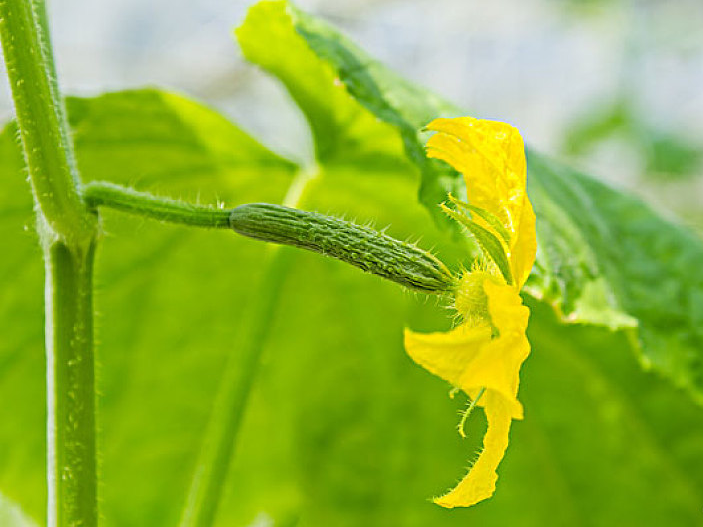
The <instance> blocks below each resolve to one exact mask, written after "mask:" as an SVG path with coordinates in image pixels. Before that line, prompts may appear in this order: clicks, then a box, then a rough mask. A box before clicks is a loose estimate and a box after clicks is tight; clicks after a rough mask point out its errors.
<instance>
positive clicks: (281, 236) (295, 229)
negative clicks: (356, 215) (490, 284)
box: [230, 203, 456, 293]
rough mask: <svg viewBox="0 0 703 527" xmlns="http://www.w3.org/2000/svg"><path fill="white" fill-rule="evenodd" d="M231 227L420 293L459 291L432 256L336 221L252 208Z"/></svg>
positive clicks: (243, 209)
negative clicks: (321, 256) (346, 264)
mask: <svg viewBox="0 0 703 527" xmlns="http://www.w3.org/2000/svg"><path fill="white" fill-rule="evenodd" d="M230 227H231V228H232V229H233V230H234V231H235V232H237V233H239V234H242V235H244V236H248V237H250V238H255V239H257V240H263V241H267V242H272V243H278V244H283V245H291V246H294V247H300V248H303V249H307V250H310V251H315V252H317V253H320V254H323V255H325V256H330V257H332V258H336V259H338V260H341V261H343V262H346V263H349V264H351V265H353V266H355V267H358V268H359V269H361V270H363V271H366V272H368V273H372V274H375V275H378V276H381V277H383V278H386V279H387V280H391V281H393V282H396V283H398V284H401V285H403V286H405V287H408V288H410V289H414V290H416V291H422V292H424V293H443V292H446V291H452V290H453V289H454V288H455V287H456V279H455V278H454V277H453V276H452V274H451V273H450V272H449V270H448V269H447V268H446V267H445V266H444V264H443V263H442V262H441V261H439V260H438V259H437V258H436V257H435V256H434V255H432V254H430V253H428V252H425V251H423V250H422V249H419V248H418V247H415V246H414V245H411V244H408V243H405V242H401V241H399V240H396V239H395V238H391V237H390V236H388V235H386V234H383V233H381V232H378V231H375V230H373V229H371V228H369V227H362V226H360V225H356V224H354V223H351V222H348V221H344V220H340V219H338V218H334V217H332V216H325V215H323V214H318V213H315V212H306V211H302V210H298V209H291V208H289V207H284V206H282V205H273V204H268V203H250V204H247V205H241V206H239V207H236V208H235V209H233V210H232V212H231V213H230Z"/></svg>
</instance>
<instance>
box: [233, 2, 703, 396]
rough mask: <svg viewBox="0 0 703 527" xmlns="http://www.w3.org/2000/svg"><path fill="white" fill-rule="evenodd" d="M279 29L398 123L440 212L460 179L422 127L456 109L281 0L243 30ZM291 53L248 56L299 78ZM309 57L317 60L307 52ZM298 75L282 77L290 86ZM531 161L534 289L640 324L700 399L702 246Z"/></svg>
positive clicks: (648, 345) (623, 323)
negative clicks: (444, 166) (431, 153)
mask: <svg viewBox="0 0 703 527" xmlns="http://www.w3.org/2000/svg"><path fill="white" fill-rule="evenodd" d="M271 13H275V16H273V17H272V18H271V22H270V24H269V25H266V24H263V23H262V20H264V19H263V18H262V17H263V16H264V14H271ZM267 20H268V19H267ZM293 29H294V30H295V32H296V33H297V35H298V38H297V40H295V39H294V38H293ZM261 33H263V34H264V35H266V36H260V34H261ZM279 34H280V35H285V36H284V37H283V38H281V41H282V42H285V43H286V44H289V45H290V46H292V45H293V44H292V42H295V45H296V46H298V47H300V41H301V40H302V41H304V42H305V43H306V44H307V45H308V48H309V50H311V51H312V52H313V53H314V54H315V56H316V57H317V59H318V61H319V62H320V63H322V64H324V65H326V67H328V68H332V70H333V71H334V72H336V74H337V76H338V78H339V81H340V82H341V83H343V84H344V86H345V87H346V89H347V92H348V93H349V94H350V95H351V96H352V97H354V98H355V99H356V100H357V101H359V103H360V104H362V105H363V106H364V107H365V108H367V109H368V110H369V111H370V112H372V113H373V114H374V115H375V116H376V117H378V118H379V119H381V120H383V121H385V122H388V123H390V124H392V125H393V126H395V127H396V128H397V130H398V133H399V134H400V136H401V137H402V138H403V140H404V143H405V146H406V152H407V154H408V158H409V159H411V160H412V161H414V162H415V163H416V164H417V166H418V168H419V169H420V172H421V174H422V177H423V179H422V186H421V188H420V197H421V201H422V202H423V203H425V204H426V205H427V206H428V207H429V208H430V210H431V211H434V210H436V205H437V203H438V202H441V201H443V200H444V199H445V198H446V191H447V190H448V189H449V188H450V187H451V186H452V185H453V184H456V181H455V180H454V179H451V178H452V174H451V173H446V172H445V173H443V172H441V171H437V170H434V169H429V168H428V167H429V165H428V164H427V163H428V161H427V159H426V157H425V156H424V154H423V152H422V134H421V129H422V127H423V126H424V125H425V124H427V123H428V122H429V121H430V120H431V119H433V118H435V117H438V116H440V115H446V114H456V113H457V110H456V109H453V108H452V107H451V106H449V105H447V104H446V103H443V102H442V101H440V100H439V98H438V97H436V96H434V95H432V94H429V93H428V92H426V91H424V90H422V89H419V88H416V87H414V86H411V85H410V84H409V83H408V82H406V81H404V80H403V79H400V78H399V77H398V76H397V75H395V74H394V73H393V72H391V71H390V70H389V69H388V68H386V67H385V66H384V65H382V64H380V63H379V62H378V61H375V60H373V59H370V58H369V57H368V56H367V55H366V54H365V53H364V52H363V51H361V50H360V49H359V48H358V47H356V46H355V45H354V44H353V43H351V42H349V40H348V39H347V38H346V37H344V36H343V35H341V34H340V33H339V32H337V31H336V30H335V29H334V28H332V27H331V26H329V25H328V24H326V23H324V22H322V21H320V20H317V19H315V18H313V17H311V16H310V15H307V14H305V13H303V12H301V11H300V10H299V9H297V8H295V7H294V6H292V5H290V4H289V3H287V2H285V1H276V2H261V3H260V4H258V5H257V6H255V7H254V8H252V9H251V11H250V15H249V17H248V19H247V21H246V22H245V24H244V29H243V30H240V32H239V35H240V43H241V44H242V46H243V47H244V48H245V49H247V47H249V46H255V45H256V43H257V42H260V43H263V42H266V41H267V40H266V39H267V38H272V36H273V35H279ZM259 39H261V40H259ZM305 53H306V54H309V51H307V50H306V51H305ZM286 57H287V58H286V59H284V58H283V55H281V54H280V53H278V52H276V51H272V52H271V55H270V56H264V57H262V55H261V54H258V55H250V58H251V59H252V60H255V61H258V62H262V63H264V64H266V63H267V61H274V62H276V63H278V62H284V60H285V62H286V64H287V69H288V71H289V72H296V71H298V70H297V69H296V67H295V65H296V64H298V62H297V61H296V60H295V59H294V58H292V57H291V56H286ZM303 60H304V62H305V63H306V64H307V63H308V62H309V61H310V59H309V57H308V56H307V55H305V57H304V58H303V57H301V62H302V61H303ZM318 67H319V68H323V66H322V65H320V66H318ZM271 71H272V72H273V73H274V74H277V73H278V72H277V71H276V70H275V69H272V70H271ZM300 76H302V73H301V74H300V75H299V76H295V75H293V78H292V79H291V75H287V76H280V79H281V80H282V81H283V82H284V83H285V84H286V86H288V87H289V89H290V90H291V91H294V90H295V86H296V85H297V83H299V82H300V79H299V77H300ZM317 81H318V82H319V83H320V84H324V83H325V82H326V80H325V79H323V78H318V79H317ZM327 84H329V81H328V80H327ZM527 133H528V139H529V131H527ZM528 166H529V175H528V178H529V192H530V197H531V200H532V202H533V205H534V208H535V211H536V213H537V218H538V223H537V235H538V247H539V250H538V255H537V264H536V268H535V274H534V275H533V277H532V280H531V281H530V283H529V288H528V290H529V291H530V292H531V293H532V294H533V295H534V296H536V297H538V298H545V299H548V300H549V302H550V303H551V304H552V305H553V306H554V307H555V308H556V309H557V310H558V312H560V313H561V314H562V315H563V318H564V319H565V320H567V321H570V322H586V323H595V324H602V325H605V326H608V327H611V328H633V333H632V334H633V339H632V342H633V343H634V344H635V350H636V352H637V354H638V356H639V357H640V359H641V362H642V364H643V365H644V366H645V367H647V368H649V367H651V368H654V369H655V370H657V371H659V372H660V373H662V374H664V375H665V376H667V377H669V378H670V379H671V380H672V381H673V382H674V383H675V384H676V385H678V386H682V387H684V388H685V389H687V390H688V391H689V392H690V393H691V395H692V396H693V397H694V399H695V400H696V401H698V402H699V403H701V404H703V329H701V328H702V327H703V326H702V325H701V321H703V276H701V274H700V273H699V272H698V271H697V270H698V268H699V267H700V262H703V243H702V242H701V240H700V239H698V238H697V237H695V236H693V235H692V234H691V233H689V232H687V231H685V229H682V228H680V227H678V226H677V225H675V224H672V223H669V222H667V221H665V220H663V219H661V218H660V217H659V216H657V215H656V214H655V213H654V212H652V211H651V210H650V209H649V208H648V207H646V206H645V205H643V204H642V203H640V202H638V201H637V200H635V199H633V198H631V197H629V196H627V195H625V194H622V193H620V192H616V191H613V190H610V189H608V188H606V187H604V186H603V185H601V184H599V183H597V182H596V181H595V180H593V179H591V178H589V177H587V176H584V175H579V174H576V173H575V172H573V171H571V170H568V169H564V168H563V167H561V166H559V165H558V164H555V163H554V162H552V161H549V160H548V159H546V158H544V157H541V156H537V155H536V154H534V153H530V155H529V163H528ZM447 178H449V179H447ZM459 195H461V194H459Z"/></svg>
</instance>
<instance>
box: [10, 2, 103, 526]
mask: <svg viewBox="0 0 703 527" xmlns="http://www.w3.org/2000/svg"><path fill="white" fill-rule="evenodd" d="M47 26H48V25H47V23H46V10H45V6H44V2H43V0H0V39H1V40H2V47H3V53H4V57H5V64H6V67H7V72H8V77H9V80H10V86H11V89H12V97H13V99H14V103H15V109H16V114H17V123H18V125H19V130H20V137H21V140H22V147H23V150H24V155H25V161H26V163H27V166H28V168H29V179H30V182H31V186H32V191H33V194H34V201H35V208H36V212H37V231H38V233H39V237H40V241H41V244H42V249H43V252H44V259H45V265H46V288H45V310H46V311H45V316H46V357H47V415H48V422H47V481H48V491H49V502H48V513H47V515H48V525H49V527H64V526H77V525H80V526H82V527H92V526H95V525H97V491H96V489H97V476H96V461H95V458H96V455H95V382H94V359H93V304H92V267H93V256H94V252H95V243H96V238H97V218H96V216H95V214H93V213H91V212H89V211H88V209H87V208H86V206H85V204H84V202H83V199H82V197H81V193H80V180H79V177H78V172H77V169H76V164H75V161H74V155H73V149H72V145H71V142H70V136H69V134H68V125H67V123H66V119H65V114H64V109H63V100H62V99H61V96H60V93H59V90H58V84H57V82H56V78H55V67H54V63H53V57H52V55H51V46H50V39H49V34H48V28H47Z"/></svg>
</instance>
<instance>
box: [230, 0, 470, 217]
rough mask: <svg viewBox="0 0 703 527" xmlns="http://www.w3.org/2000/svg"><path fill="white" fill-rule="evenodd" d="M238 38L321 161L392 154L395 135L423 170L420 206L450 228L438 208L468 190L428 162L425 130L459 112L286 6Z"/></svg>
mask: <svg viewBox="0 0 703 527" xmlns="http://www.w3.org/2000/svg"><path fill="white" fill-rule="evenodd" d="M236 34H237V39H238V41H239V44H240V46H241V48H242V50H243V52H244V55H245V57H247V58H248V59H249V60H251V61H252V62H255V63H257V64H259V65H261V66H262V67H263V68H265V69H266V70H267V71H268V72H270V73H272V74H273V75H275V76H276V77H278V78H279V79H280V80H281V81H282V82H283V83H284V85H285V86H286V88H287V89H288V90H289V92H290V94H291V96H292V97H293V98H294V99H295V101H296V102H297V103H298V105H299V106H300V108H301V109H302V110H303V112H304V113H305V116H306V117H307V119H308V121H309V122H310V127H311V129H312V131H313V135H314V137H315V140H316V144H317V157H318V159H319V160H320V161H322V162H326V163H328V164H329V162H330V161H335V160H337V161H339V157H342V156H343V158H345V159H346V160H347V162H349V161H350V160H351V161H356V158H357V157H358V156H359V155H360V154H363V153H366V152H367V151H368V150H373V151H376V152H379V153H380V152H387V153H391V154H395V153H396V152H397V150H398V148H397V146H396V142H397V141H398V133H394V130H397V131H398V132H399V133H400V139H402V145H403V146H404V149H405V153H406V155H407V158H408V159H410V160H411V161H412V162H413V163H415V164H416V165H417V166H418V167H420V174H421V176H422V179H421V187H420V192H419V196H420V200H421V201H422V202H423V203H425V205H427V207H428V209H429V210H430V213H431V214H432V215H433V216H434V217H435V220H436V221H437V222H438V223H439V224H440V225H444V224H445V222H446V221H447V218H446V217H445V216H444V215H443V214H442V213H441V212H440V211H439V209H438V208H437V203H439V202H441V201H443V200H444V199H446V197H447V193H449V192H453V193H454V194H458V193H459V189H461V188H462V185H463V182H462V181H461V179H460V178H459V177H458V174H457V173H456V172H455V171H454V170H452V169H450V168H449V167H447V166H446V165H445V164H443V163H440V162H438V161H436V160H434V159H428V158H427V157H426V156H425V153H424V146H423V145H424V142H425V139H426V137H427V134H425V133H423V132H422V130H421V129H422V128H423V127H424V126H425V125H426V124H427V123H428V122H429V121H430V120H432V119H434V118H435V117H440V116H451V115H458V113H459V111H458V110H457V109H456V107H455V106H453V105H451V104H450V103H448V102H446V101H444V100H442V99H441V98H440V97H437V96H435V95H432V94H431V93H429V92H427V91H425V90H423V89H421V88H418V87H417V86H414V85H413V84H411V83H408V82H406V81H404V80H403V79H401V78H400V77H398V76H397V75H395V74H393V73H392V72H391V71H389V70H388V69H386V68H385V67H384V66H383V65H382V64H381V63H379V62H378V61H376V60H374V59H373V58H371V57H369V56H368V55H367V54H366V53H364V52H363V51H362V50H360V49H359V48H357V47H356V46H355V45H354V44H352V43H351V42H350V41H349V40H347V39H346V38H345V37H343V36H342V35H340V34H339V33H338V32H337V31H335V30H334V29H332V28H331V27H330V26H328V25H327V24H325V23H324V22H322V21H320V20H318V19H315V18H313V17H311V16H309V15H307V14H306V13H304V12H302V11H300V10H299V9H297V8H295V7H294V6H293V5H291V4H289V3H288V2H285V1H280V0H275V1H264V2H260V3H258V4H257V5H256V6H254V7H252V8H251V9H250V10H249V13H248V15H247V18H246V20H245V22H244V23H243V24H242V25H241V26H240V27H239V28H238V29H237V32H236ZM301 36H302V37H304V38H301ZM318 57H319V58H318ZM320 58H322V59H324V60H320ZM349 93H351V94H352V95H353V96H354V98H351V97H349ZM379 120H380V122H379ZM350 154H353V156H354V157H351V158H350ZM336 156H339V157H337V159H335V157H336ZM375 162H376V163H378V161H377V160H375ZM377 166H378V165H377Z"/></svg>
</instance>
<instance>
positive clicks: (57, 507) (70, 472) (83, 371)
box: [46, 241, 98, 527]
mask: <svg viewBox="0 0 703 527" xmlns="http://www.w3.org/2000/svg"><path fill="white" fill-rule="evenodd" d="M47 251H48V254H47V259H46V317H47V318H46V351H47V398H48V400H47V403H48V408H47V411H48V423H47V424H48V428H47V432H48V439H47V454H48V467H47V477H48V481H49V504H48V505H49V506H48V525H49V526H52V527H54V526H56V527H58V526H61V527H62V526H77V525H80V526H95V525H97V518H98V510H97V503H98V502H97V485H96V480H97V475H96V461H95V459H96V452H95V378H94V371H95V366H94V359H93V324H92V321H93V295H92V291H93V284H92V275H93V269H92V267H93V254H94V251H95V245H94V244H93V245H91V246H89V247H88V248H87V249H86V250H75V249H71V248H69V247H68V246H67V245H66V244H65V243H63V242H61V241H57V242H55V243H53V244H52V245H51V246H50V247H49V248H48V250H47Z"/></svg>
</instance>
